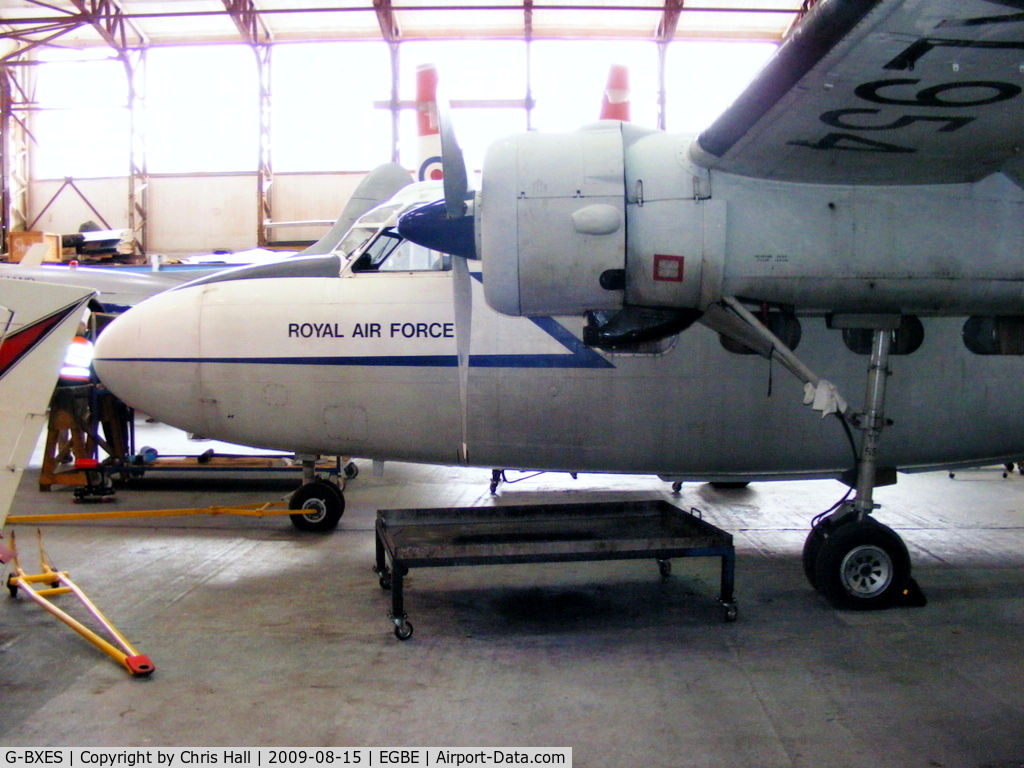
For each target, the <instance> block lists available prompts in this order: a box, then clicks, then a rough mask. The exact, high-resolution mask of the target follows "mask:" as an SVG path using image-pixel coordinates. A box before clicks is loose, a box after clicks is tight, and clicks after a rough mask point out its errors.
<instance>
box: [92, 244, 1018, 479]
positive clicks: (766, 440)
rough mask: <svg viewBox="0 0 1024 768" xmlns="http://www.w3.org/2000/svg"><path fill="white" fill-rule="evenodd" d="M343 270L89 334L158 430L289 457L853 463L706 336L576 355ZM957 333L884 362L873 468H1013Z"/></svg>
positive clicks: (1006, 391) (396, 278) (576, 323)
mask: <svg viewBox="0 0 1024 768" xmlns="http://www.w3.org/2000/svg"><path fill="white" fill-rule="evenodd" d="M326 260H327V261H330V259H329V258H327V259H326ZM333 263H334V265H337V264H338V262H337V260H336V259H335V260H334V262H333ZM351 266H352V265H351V264H348V265H346V266H345V267H344V269H343V270H342V271H341V273H340V275H334V276H330V275H327V274H324V275H323V276H308V277H303V276H292V277H283V276H282V277H276V276H275V277H265V278H252V279H225V280H220V281H211V282H207V283H199V284H197V285H193V286H187V287H184V288H180V289H176V290H174V291H171V292H167V293H164V294H161V295H159V296H156V297H154V298H153V299H151V300H149V301H147V302H146V303H145V304H143V305H141V307H140V308H139V309H136V310H133V311H131V312H129V313H127V314H126V315H124V316H123V317H122V318H120V319H119V320H118V321H116V323H115V324H114V325H113V326H111V327H110V328H109V329H108V330H107V331H106V332H105V334H104V335H103V336H102V337H101V339H100V341H99V344H98V347H97V371H98V373H99V375H100V377H101V379H102V380H103V381H104V382H105V383H106V384H107V385H108V386H109V387H110V388H111V389H112V390H113V391H114V392H115V393H117V394H118V395H119V396H120V397H122V398H123V399H125V400H126V401H127V402H128V403H129V404H130V405H133V406H135V407H137V408H139V409H141V410H143V411H145V412H147V413H150V414H152V415H153V416H155V417H156V418H158V419H160V420H162V421H167V422H168V423H171V424H174V425H177V426H180V427H182V428H184V429H188V430H190V431H192V432H196V433H199V434H203V435H205V436H209V437H213V438H217V439H221V440H226V441H230V442H235V443H241V444H249V445H257V446H264V447H268V448H276V449H285V450H291V451H296V452H302V453H320V454H328V455H331V454H345V455H354V456H362V457H367V458H378V459H388V460H391V459H395V460H407V461H421V462H436V463H448V464H455V463H467V464H471V465H477V466H487V467H516V468H537V469H561V470H579V471H606V472H642V473H659V474H662V475H666V476H673V477H687V476H692V477H703V478H715V477H721V478H728V477H740V476H742V477H747V478H749V477H755V476H764V477H791V476H830V475H835V474H836V473H837V472H840V471H842V470H844V469H847V468H849V467H850V466H852V465H853V463H854V458H853V454H852V452H851V448H850V446H849V444H848V442H847V439H846V437H845V435H844V434H843V432H842V430H841V428H840V425H839V424H838V423H837V422H835V421H834V420H832V419H828V420H824V421H823V420H822V419H821V418H820V417H819V415H818V414H816V413H814V412H812V411H810V410H808V409H806V408H805V407H803V406H802V405H801V386H800V384H799V383H798V382H797V381H796V380H794V379H791V378H790V377H789V376H788V375H787V374H786V373H785V372H784V371H783V370H782V369H781V368H779V367H778V366H777V365H776V366H775V367H774V369H773V368H772V367H771V366H770V365H769V363H768V361H766V360H764V359H762V358H759V357H755V356H746V355H738V354H735V353H732V352H729V351H726V350H725V349H724V348H723V347H722V345H721V343H720V341H719V337H718V335H717V334H716V333H714V332H712V331H710V330H708V329H707V328H705V327H703V326H700V325H695V326H693V327H692V328H690V329H689V330H687V331H686V332H684V333H682V334H680V335H679V336H678V337H676V338H675V339H674V340H672V341H670V342H668V343H666V344H664V345H662V346H663V351H661V352H658V353H643V354H612V353H607V352H601V351H597V350H595V349H591V348H586V347H583V345H582V344H581V342H580V341H579V339H580V337H581V328H582V320H581V319H579V318H546V319H528V318H513V317H508V316H505V315H501V314H498V313H497V312H495V311H493V310H491V309H490V308H489V307H488V306H487V304H486V303H485V301H484V300H483V292H482V286H481V284H480V281H479V280H478V279H472V280H471V281H470V284H471V285H472V292H473V297H472V322H471V330H469V328H470V324H469V323H465V322H463V321H461V320H460V321H458V322H457V318H456V311H455V302H454V300H453V295H454V293H455V289H456V286H457V285H458V283H457V280H456V278H457V275H456V274H455V272H456V271H457V270H451V269H449V270H440V271H421V272H412V271H410V272H367V273H354V272H353V271H352V270H351ZM335 268H336V267H335ZM964 319H965V318H956V317H942V318H939V317H936V318H930V319H928V318H924V319H923V324H924V328H925V338H924V342H923V344H922V345H921V347H920V349H918V350H917V351H916V352H914V353H913V354H911V355H908V356H905V357H902V356H896V357H894V358H892V360H891V369H892V372H893V374H894V375H893V378H892V381H891V383H890V389H889V400H888V404H887V413H888V414H890V415H891V416H892V418H893V419H894V421H895V424H894V425H893V427H892V428H891V429H890V430H888V431H887V434H886V439H885V441H884V443H883V455H882V457H881V460H882V462H884V463H889V464H895V465H898V466H900V467H902V468H912V467H925V466H951V465H955V464H961V463H971V462H980V461H987V460H992V459H1000V458H1003V457H1011V456H1020V455H1024V436H1022V435H1024V430H1022V427H1024V400H1022V398H1020V397H1019V388H1020V384H1019V382H1020V381H1021V377H1022V376H1024V358H1021V357H1019V356H979V355H976V354H974V353H972V352H970V351H968V350H967V349H966V348H965V346H964V344H963V341H962V340H961V330H962V327H963V324H964ZM800 322H801V325H802V340H801V341H800V343H799V346H798V348H797V350H796V351H797V353H798V354H799V355H800V357H801V358H802V359H803V360H805V361H806V362H807V363H808V364H809V365H810V366H811V367H813V368H814V369H815V370H817V371H818V372H819V373H820V374H821V375H822V376H825V377H827V378H829V379H830V380H831V381H833V382H835V383H836V384H837V385H838V386H839V389H840V391H841V392H843V393H844V394H845V396H846V397H847V399H849V400H850V401H851V403H852V404H853V406H854V407H855V408H856V407H859V405H860V400H861V397H862V392H863V388H864V380H865V374H866V370H867V365H868V359H867V358H866V357H864V356H862V355H859V354H855V353H853V352H851V351H850V350H848V349H847V348H846V347H845V346H844V343H843V341H842V337H841V332H840V331H837V330H829V329H828V328H827V327H826V322H825V319H824V318H823V317H821V316H805V317H801V318H800ZM467 331H468V332H469V333H470V334H471V340H470V342H469V344H468V358H465V356H464V358H463V365H462V366H461V367H460V357H459V351H460V336H463V334H465V333H466V332H467ZM461 344H462V345H463V346H464V347H465V338H464V337H463V338H462V341H461Z"/></svg>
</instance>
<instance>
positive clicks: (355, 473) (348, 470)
mask: <svg viewBox="0 0 1024 768" xmlns="http://www.w3.org/2000/svg"><path fill="white" fill-rule="evenodd" d="M341 473H342V474H343V475H344V476H345V479H346V480H355V479H356V478H357V477H359V467H358V465H357V464H356V463H355V462H354V461H350V462H349V463H348V464H346V465H345V468H344V469H342V470H341Z"/></svg>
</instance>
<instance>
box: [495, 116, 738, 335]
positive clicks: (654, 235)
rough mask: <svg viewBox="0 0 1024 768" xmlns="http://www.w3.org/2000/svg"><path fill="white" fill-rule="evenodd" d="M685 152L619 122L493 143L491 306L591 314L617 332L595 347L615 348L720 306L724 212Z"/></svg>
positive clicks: (515, 311) (513, 311) (676, 141)
mask: <svg viewBox="0 0 1024 768" xmlns="http://www.w3.org/2000/svg"><path fill="white" fill-rule="evenodd" d="M685 150H686V142H685V141H683V140H682V139H680V138H679V137H673V136H669V135H667V134H664V133H661V132H656V131H649V130H646V129H642V128H637V127H636V126H631V125H629V124H626V123H619V122H612V121H608V122H601V123H595V124H593V125H591V126H587V127H586V128H583V129H581V130H580V131H577V132H575V133H568V134H538V133H525V134H517V135H514V136H510V137H508V138H505V139H503V140H501V141H499V142H498V143H496V144H493V145H492V146H491V147H490V149H489V150H488V152H487V156H486V159H485V161H484V174H483V186H482V190H481V193H480V195H479V196H478V198H477V203H476V210H475V217H476V238H477V242H476V250H477V253H478V254H479V255H480V258H481V259H482V261H483V273H484V294H485V296H486V299H487V303H488V304H489V305H490V306H491V307H492V308H493V309H495V310H497V311H498V312H502V313H505V314H509V315H523V316H543V315H581V314H587V316H588V318H589V324H588V327H592V328H593V327H595V326H601V327H603V328H604V329H605V330H606V331H607V333H608V334H610V335H609V336H608V337H607V338H604V337H602V336H601V335H600V334H597V335H594V334H591V338H592V339H603V340H602V341H594V343H599V344H605V345H611V346H614V345H615V343H616V342H615V340H614V339H615V338H616V337H621V338H622V343H633V342H634V341H637V340H644V338H645V334H646V333H647V330H648V329H649V330H650V334H649V335H648V338H661V337H663V336H665V335H667V333H674V332H678V331H679V330H681V329H682V328H683V327H685V326H686V325H688V324H689V323H690V322H692V321H693V319H695V318H696V317H697V316H699V314H700V311H701V310H702V309H703V308H704V307H706V306H707V304H708V303H710V301H713V300H715V299H717V298H718V297H719V294H720V290H719V289H720V284H721V276H722V254H723V253H724V231H725V230H724V206H723V205H715V204H714V203H713V201H711V200H709V199H707V198H708V197H709V194H708V190H707V188H708V186H709V183H708V179H707V174H706V172H704V171H702V170H700V169H696V168H695V167H694V166H692V165H691V164H690V162H689V160H688V159H687V154H686V151H685ZM673 157H674V158H675V162H671V161H670V162H668V163H666V162H665V161H666V159H667V158H669V159H670V158H673ZM641 308H642V309H643V310H644V311H643V312H642V313H641V312H639V311H638V310H639V309H641ZM622 313H626V314H622ZM616 318H617V319H616ZM627 328H628V331H626V330H615V329H627Z"/></svg>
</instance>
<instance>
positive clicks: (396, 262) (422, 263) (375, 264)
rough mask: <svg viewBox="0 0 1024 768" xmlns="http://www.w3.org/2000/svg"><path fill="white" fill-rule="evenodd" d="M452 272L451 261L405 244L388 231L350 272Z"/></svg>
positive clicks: (370, 245)
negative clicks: (449, 270) (450, 270)
mask: <svg viewBox="0 0 1024 768" xmlns="http://www.w3.org/2000/svg"><path fill="white" fill-rule="evenodd" d="M451 268H452V257H451V256H450V255H448V254H447V253H440V252H439V251H432V250H430V249H429V248H424V247H423V246H422V245H416V244H415V243H411V242H409V241H408V240H406V239H405V238H404V237H402V236H401V235H399V234H398V233H397V232H394V231H392V230H390V229H386V230H384V231H382V232H381V233H380V234H379V235H378V236H377V237H376V238H375V239H374V240H373V241H371V242H370V244H369V245H367V246H366V247H365V248H363V252H362V253H361V254H359V256H358V257H357V258H356V260H355V261H354V262H353V263H352V271H353V272H424V271H435V272H439V271H443V270H448V269H451Z"/></svg>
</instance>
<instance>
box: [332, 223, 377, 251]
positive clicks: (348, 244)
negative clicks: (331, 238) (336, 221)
mask: <svg viewBox="0 0 1024 768" xmlns="http://www.w3.org/2000/svg"><path fill="white" fill-rule="evenodd" d="M376 233H377V228H376V227H374V228H372V229H370V228H368V227H359V226H356V227H352V229H350V230H349V231H348V232H347V233H346V234H345V237H343V238H342V240H341V242H340V243H338V246H337V247H336V248H335V249H334V252H335V253H337V254H338V255H339V256H341V257H342V258H343V259H344V258H348V256H349V254H351V253H353V252H354V251H357V250H358V249H359V248H361V247H362V246H363V244H364V243H365V242H366V241H367V240H369V239H370V238H371V237H373V236H374V235H375V234H376Z"/></svg>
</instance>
